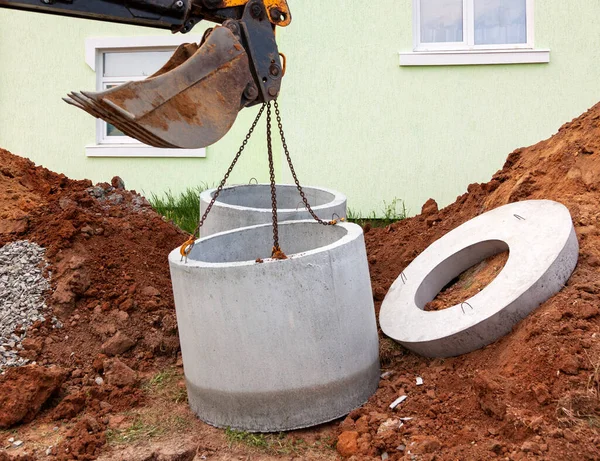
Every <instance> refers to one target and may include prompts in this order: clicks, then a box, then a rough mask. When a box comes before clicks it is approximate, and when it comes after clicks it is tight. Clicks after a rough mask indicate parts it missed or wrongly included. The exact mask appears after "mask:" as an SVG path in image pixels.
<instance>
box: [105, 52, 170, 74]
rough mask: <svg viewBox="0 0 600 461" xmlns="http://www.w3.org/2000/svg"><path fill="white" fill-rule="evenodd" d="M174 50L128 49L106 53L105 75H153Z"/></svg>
mask: <svg viewBox="0 0 600 461" xmlns="http://www.w3.org/2000/svg"><path fill="white" fill-rule="evenodd" d="M172 54H173V51H128V52H107V53H104V76H105V77H143V76H148V75H152V74H153V73H154V72H156V71H157V70H158V69H160V68H161V67H162V66H163V65H164V64H165V63H166V62H167V61H168V60H169V58H170V57H171V55H172Z"/></svg>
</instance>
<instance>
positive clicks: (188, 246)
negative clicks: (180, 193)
mask: <svg viewBox="0 0 600 461" xmlns="http://www.w3.org/2000/svg"><path fill="white" fill-rule="evenodd" d="M274 107H275V117H276V119H277V126H278V128H279V135H280V136H281V143H282V145H283V151H284V152H285V158H286V159H287V164H288V166H289V168H290V172H291V173H292V177H293V178H294V183H295V184H296V188H297V189H298V193H299V194H300V197H301V198H302V202H303V203H304V206H305V208H306V210H307V211H308V212H309V213H310V215H311V216H312V217H313V219H314V220H315V221H317V222H318V223H320V224H323V225H324V226H334V225H336V224H337V220H335V219H334V220H331V221H324V220H322V219H321V218H319V217H318V216H317V215H316V214H315V212H314V211H313V209H312V207H311V206H310V203H308V199H307V198H306V194H305V193H304V190H303V189H302V186H301V185H300V181H299V180H298V175H297V174H296V171H295V169H294V165H293V163H292V158H291V156H290V152H289V149H288V146H287V142H286V140H285V134H284V132H283V124H282V122H281V113H280V112H279V104H278V103H277V100H275V101H274ZM265 108H266V109H267V152H268V157H269V177H270V186H271V206H272V213H273V218H272V220H273V250H272V254H271V257H272V258H273V259H287V256H286V255H285V254H284V253H283V251H281V247H280V246H279V226H278V222H277V186H276V183H275V166H274V161H273V139H272V111H271V101H269V102H267V103H265V104H263V105H262V107H261V108H260V110H259V112H258V115H257V116H256V119H255V120H254V122H253V123H252V126H251V127H250V130H249V131H248V134H247V135H246V138H245V139H244V141H243V142H242V145H241V146H240V149H239V150H238V152H237V154H236V155H235V157H234V159H233V162H231V165H230V166H229V169H228V170H227V173H226V174H225V176H224V177H223V179H222V180H221V183H220V184H219V187H217V190H216V191H215V193H214V195H213V197H212V200H211V201H210V203H209V204H208V206H207V207H206V211H205V212H204V214H203V215H202V218H201V219H200V222H199V223H198V227H196V229H195V230H194V232H193V233H192V234H191V235H190V238H189V239H188V240H187V241H186V242H185V243H184V244H183V245H182V246H181V249H180V253H181V259H182V260H183V259H184V258H185V259H186V261H187V257H188V255H189V254H190V252H191V251H192V249H193V248H194V242H195V240H196V237H199V233H200V228H201V227H202V226H203V225H204V221H206V217H207V216H208V214H209V213H210V210H211V209H212V207H213V206H214V204H215V202H216V201H217V199H218V198H219V195H220V194H221V192H222V191H223V188H224V187H225V184H226V183H227V180H228V179H229V175H230V174H231V172H232V171H233V169H234V167H235V165H236V164H237V162H238V160H239V158H240V156H241V155H242V152H244V149H245V148H246V145H247V144H248V141H249V140H250V138H251V137H252V133H254V130H255V128H256V125H257V124H258V122H259V120H260V118H261V117H262V114H263V112H264V111H265ZM341 220H342V221H343V220H344V218H342V219H341Z"/></svg>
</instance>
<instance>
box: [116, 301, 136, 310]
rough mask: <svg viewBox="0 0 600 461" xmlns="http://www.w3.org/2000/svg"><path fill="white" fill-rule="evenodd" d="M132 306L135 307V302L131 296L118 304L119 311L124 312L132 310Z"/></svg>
mask: <svg viewBox="0 0 600 461" xmlns="http://www.w3.org/2000/svg"><path fill="white" fill-rule="evenodd" d="M134 307H135V302H134V301H133V299H132V298H127V299H125V300H124V301H123V302H122V303H121V304H119V309H120V310H121V311H124V312H125V313H126V312H127V311H130V310H132V309H133V308H134Z"/></svg>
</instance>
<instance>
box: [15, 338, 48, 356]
mask: <svg viewBox="0 0 600 461" xmlns="http://www.w3.org/2000/svg"><path fill="white" fill-rule="evenodd" d="M21 344H22V346H23V349H25V350H26V351H34V352H36V353H38V354H39V353H40V352H42V348H43V347H44V340H43V339H41V338H35V339H33V338H25V339H24V340H23V341H22V342H21Z"/></svg>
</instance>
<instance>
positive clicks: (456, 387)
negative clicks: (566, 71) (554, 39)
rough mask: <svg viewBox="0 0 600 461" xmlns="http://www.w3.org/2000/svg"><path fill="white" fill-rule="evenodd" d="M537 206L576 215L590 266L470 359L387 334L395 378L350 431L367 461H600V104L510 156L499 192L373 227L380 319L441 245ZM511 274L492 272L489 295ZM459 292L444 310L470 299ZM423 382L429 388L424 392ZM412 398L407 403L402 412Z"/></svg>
mask: <svg viewBox="0 0 600 461" xmlns="http://www.w3.org/2000/svg"><path fill="white" fill-rule="evenodd" d="M528 199H550V200H556V201H558V202H561V203H563V204H564V205H566V206H567V207H568V208H569V210H570V212H571V214H572V216H573V220H574V224H575V227H576V230H577V235H578V238H579V243H580V259H579V264H578V266H577V269H576V271H575V273H574V274H573V276H572V277H571V279H570V280H569V282H568V284H567V286H566V287H565V288H564V290H563V291H562V292H560V293H559V294H557V295H556V296H554V297H553V298H551V299H550V300H548V301H547V302H546V303H544V304H543V305H542V306H540V308H539V309H537V310H536V311H535V312H534V313H533V314H531V315H530V316H529V317H528V318H526V319H525V320H524V321H523V322H521V323H520V324H519V325H517V326H516V327H515V329H514V331H513V332H512V333H511V334H510V335H508V336H506V337H505V338H503V339H501V340H499V341H497V342H496V343H494V344H492V345H490V346H488V347H486V348H485V349H483V350H479V351H476V352H473V353H471V354H468V355H465V356H461V357H456V358H451V359H444V360H440V359H437V360H432V359H425V358H422V357H418V356H416V355H414V354H412V353H409V352H407V351H406V350H404V349H403V348H402V347H400V346H397V345H396V344H395V343H393V342H392V341H390V340H389V339H387V338H384V337H383V335H382V338H383V339H382V343H381V356H382V365H383V367H384V371H387V373H385V374H384V376H385V379H383V380H382V383H381V386H380V388H379V390H378V392H377V394H376V395H375V396H374V397H373V398H371V400H370V401H369V402H368V404H367V405H365V406H364V407H363V408H361V409H359V410H356V411H355V412H353V413H352V414H351V415H350V417H348V418H347V419H346V420H345V421H344V423H342V425H341V426H340V431H355V432H358V434H359V437H358V439H357V443H356V450H355V453H356V455H357V456H358V457H359V459H365V458H367V459H368V458H369V457H370V456H378V457H379V456H381V455H382V453H384V452H387V453H388V455H389V459H424V460H425V459H444V460H446V459H461V460H467V459H469V460H471V459H472V460H481V459H491V458H495V457H502V458H505V459H525V458H532V457H533V458H536V459H539V457H542V458H543V459H553V460H559V459H581V460H584V459H590V460H591V459H600V433H599V429H600V317H599V314H600V309H599V307H600V235H599V233H600V104H598V105H596V106H594V107H593V108H592V109H590V110H589V111H588V112H586V113H585V114H583V115H582V116H580V117H579V118H577V119H575V120H573V121H572V122H570V123H567V124H566V125H564V126H563V127H562V128H561V129H560V130H559V132H558V133H557V134H556V135H554V136H553V137H552V138H550V139H548V140H546V141H542V142H540V143H538V144H536V145H534V146H531V147H529V148H525V149H518V150H516V151H515V152H513V153H511V154H510V155H509V156H508V159H507V161H506V163H505V165H504V167H503V169H502V170H500V171H498V172H497V173H496V174H495V175H494V176H493V178H492V180H491V181H490V182H488V183H485V184H471V185H470V186H469V187H468V192H467V193H466V194H464V195H462V196H460V197H458V198H457V200H456V202H455V203H453V204H452V205H450V206H448V207H446V208H444V209H442V210H439V211H438V210H437V206H436V205H435V203H434V202H433V201H429V202H428V203H427V204H426V206H424V207H423V210H422V214H420V215H419V216H416V217H414V218H410V219H407V220H405V221H401V222H398V223H396V224H393V225H391V226H388V227H387V228H385V229H376V228H372V229H370V230H369V231H368V232H367V233H366V241H367V253H368V255H369V263H370V269H371V278H372V283H373V292H374V298H375V301H376V310H377V311H379V308H380V305H381V301H382V300H383V298H384V296H385V293H386V292H387V290H388V289H389V287H390V285H391V284H392V283H393V282H394V280H395V279H396V278H397V277H398V276H399V274H400V273H401V272H402V271H403V270H404V268H405V267H406V266H407V265H408V264H409V263H410V262H411V261H412V260H413V259H414V258H415V257H416V256H417V255H418V254H419V253H421V252H422V251H423V250H424V249H425V248H427V246H429V245H430V244H431V243H433V242H434V241H435V240H437V239H439V238H440V237H442V236H443V235H444V234H446V233H447V232H449V231H450V230H452V229H454V228H456V227H457V226H459V225H460V224H462V223H464V222H466V221H467V220H469V219H471V218H474V217H475V216H477V215H479V214H481V213H484V212H486V211H489V210H491V209H493V208H496V207H499V206H501V205H504V204H507V203H511V202H515V201H519V200H528ZM502 257H503V256H502V255H499V256H498V257H497V258H502ZM504 257H505V255H504ZM502 264H503V262H502V261H495V264H493V265H492V266H491V267H492V268H493V270H492V271H491V273H487V272H485V271H483V272H484V273H485V275H483V278H484V279H485V280H483V282H484V283H483V285H485V284H486V283H487V282H489V281H490V280H491V279H493V277H494V276H495V275H494V274H493V272H497V271H496V270H495V268H496V266H501V265H502ZM488 272H490V271H488ZM490 276H491V278H490ZM475 285H476V284H475ZM448 291H449V293H446V298H447V299H445V300H444V299H443V298H444V293H443V294H442V295H441V298H442V301H446V303H444V304H447V302H457V301H458V302H459V301H460V300H461V295H462V296H464V298H462V299H466V298H467V297H468V296H469V293H468V290H463V291H462V292H461V291H460V290H454V291H452V290H451V289H449V290H448ZM471 294H472V293H471ZM430 307H431V308H432V309H433V310H435V309H436V308H440V307H442V306H430ZM416 377H421V378H423V380H424V384H423V385H421V386H417V385H416ZM403 394H405V395H407V396H408V398H407V399H406V400H405V401H404V402H403V403H402V404H401V405H399V406H398V407H397V408H396V409H395V410H391V409H390V408H389V405H390V403H392V402H393V401H394V400H395V399H396V398H397V397H399V396H401V395H403ZM402 417H405V418H412V419H410V420H401V419H399V418H402ZM390 427H393V430H390V429H389V428H390ZM344 440H345V439H344ZM413 456H416V458H413Z"/></svg>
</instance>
